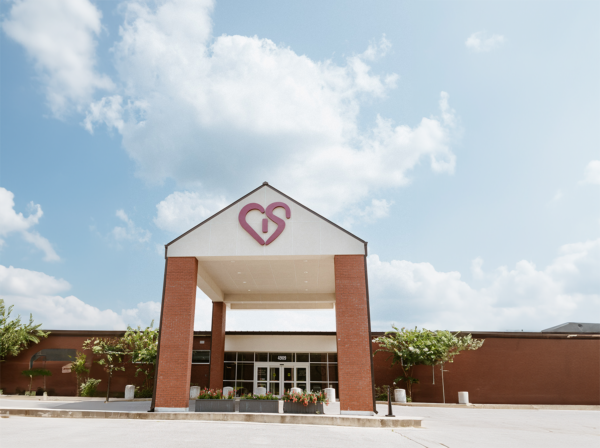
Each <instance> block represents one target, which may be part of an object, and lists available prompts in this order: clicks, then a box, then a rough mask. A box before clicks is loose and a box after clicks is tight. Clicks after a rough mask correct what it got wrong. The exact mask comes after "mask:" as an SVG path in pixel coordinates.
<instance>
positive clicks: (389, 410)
mask: <svg viewBox="0 0 600 448" xmlns="http://www.w3.org/2000/svg"><path fill="white" fill-rule="evenodd" d="M391 390H392V388H391V387H389V386H388V415H386V417H395V415H394V414H392V394H391V392H390V391H391Z"/></svg>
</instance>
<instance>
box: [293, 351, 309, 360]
mask: <svg viewBox="0 0 600 448" xmlns="http://www.w3.org/2000/svg"><path fill="white" fill-rule="evenodd" d="M296 362H308V353H296Z"/></svg>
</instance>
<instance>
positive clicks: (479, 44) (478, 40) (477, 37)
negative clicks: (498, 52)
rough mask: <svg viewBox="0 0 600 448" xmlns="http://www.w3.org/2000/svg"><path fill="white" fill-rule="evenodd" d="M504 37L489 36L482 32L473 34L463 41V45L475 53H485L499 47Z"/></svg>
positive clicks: (497, 35)
mask: <svg viewBox="0 0 600 448" xmlns="http://www.w3.org/2000/svg"><path fill="white" fill-rule="evenodd" d="M505 40H506V39H505V38H504V36H502V35H500V34H494V35H492V36H490V35H489V34H487V33H486V32H484V31H479V32H477V33H473V34H471V35H470V36H469V38H468V39H467V40H466V41H465V45H466V46H467V48H468V49H469V50H471V51H474V52H476V53H485V52H488V51H491V50H494V49H496V48H498V47H500V46H501V45H502V44H503V43H504V42H505Z"/></svg>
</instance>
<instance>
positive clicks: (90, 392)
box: [80, 378, 102, 397]
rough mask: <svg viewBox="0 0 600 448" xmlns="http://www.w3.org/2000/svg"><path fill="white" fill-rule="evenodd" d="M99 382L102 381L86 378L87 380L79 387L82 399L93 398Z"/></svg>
mask: <svg viewBox="0 0 600 448" xmlns="http://www.w3.org/2000/svg"><path fill="white" fill-rule="evenodd" d="M100 381H102V380H97V379H94V378H88V379H87V380H85V381H84V382H83V383H82V384H81V386H80V391H81V396H82V397H93V396H95V395H96V389H98V384H100Z"/></svg>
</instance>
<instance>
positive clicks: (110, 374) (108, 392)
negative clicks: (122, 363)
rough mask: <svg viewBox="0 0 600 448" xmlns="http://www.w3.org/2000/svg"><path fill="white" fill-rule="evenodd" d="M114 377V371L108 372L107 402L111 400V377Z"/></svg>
mask: <svg viewBox="0 0 600 448" xmlns="http://www.w3.org/2000/svg"><path fill="white" fill-rule="evenodd" d="M111 377H112V372H109V373H108V387H107V388H106V401H105V403H108V401H109V400H110V379H111Z"/></svg>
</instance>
